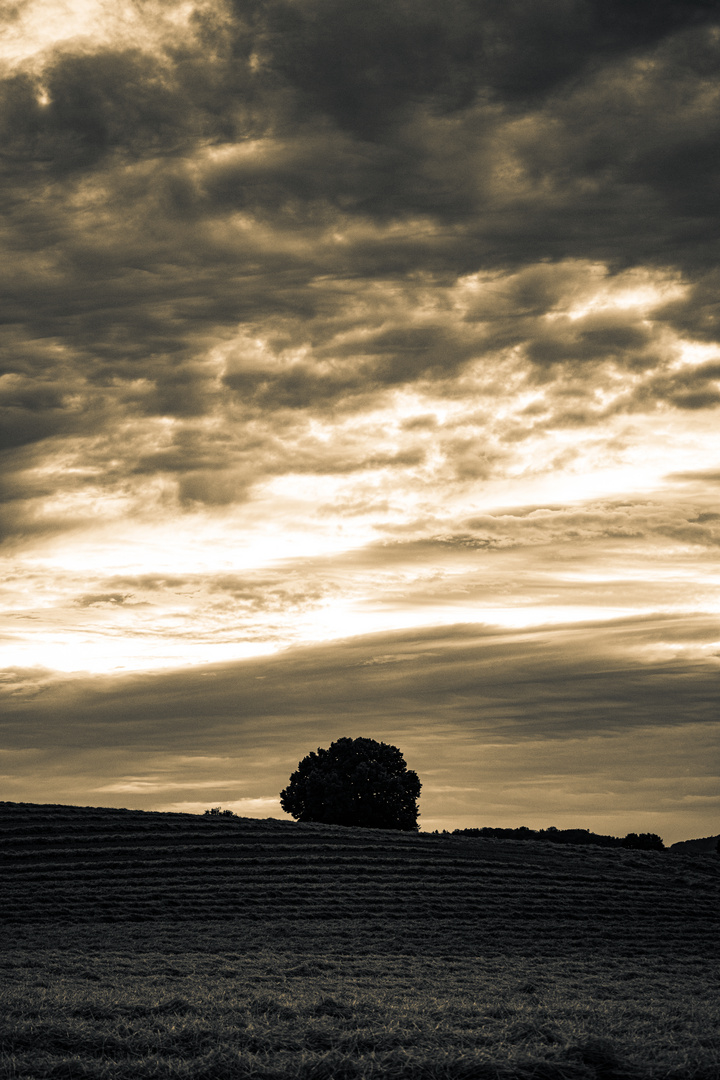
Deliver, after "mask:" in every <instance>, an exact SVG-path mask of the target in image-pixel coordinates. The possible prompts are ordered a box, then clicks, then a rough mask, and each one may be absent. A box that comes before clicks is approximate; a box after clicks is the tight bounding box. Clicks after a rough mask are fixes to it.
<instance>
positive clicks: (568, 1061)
mask: <svg viewBox="0 0 720 1080" xmlns="http://www.w3.org/2000/svg"><path fill="white" fill-rule="evenodd" d="M719 909H720V859H718V858H717V857H715V856H711V855H710V856H708V855H686V854H680V855H675V854H674V853H667V852H631V851H623V850H612V849H611V850H607V849H602V848H575V847H572V848H565V847H558V846H554V845H550V844H539V843H532V842H522V841H492V840H487V839H475V838H472V839H469V838H464V837H462V838H461V837H450V836H431V835H422V834H421V835H417V836H416V835H405V834H397V833H387V832H374V831H365V830H355V829H339V828H333V827H324V826H312V825H306V826H303V825H298V824H295V823H292V822H280V821H278V822H272V821H266V822H264V821H250V820H247V819H229V818H228V819H223V818H203V817H197V816H192V815H182V814H146V813H142V812H131V811H120V810H92V809H80V808H72V807H43V806H33V805H21V804H8V803H5V804H0V918H1V919H2V922H3V926H2V928H1V930H2V937H3V942H4V945H3V947H2V952H1V955H0V986H1V989H0V1004H1V1005H2V1021H1V1028H0V1050H1V1052H2V1064H1V1065H0V1076H2V1077H19V1078H20V1077H21V1078H27V1080H29V1078H38V1080H39V1078H46V1077H47V1078H50V1077H52V1078H58V1080H60V1078H65V1077H67V1078H75V1077H77V1078H80V1077H86V1078H98V1080H100V1078H108V1080H110V1078H112V1080H136V1078H137V1080H144V1078H151V1077H157V1078H161V1077H167V1078H188V1080H190V1078H193V1080H226V1078H227V1080H230V1078H240V1077H257V1078H263V1080H271V1078H272V1080H286V1078H291V1077H297V1078H298V1080H306V1078H307V1080H310V1078H317V1080H322V1078H327V1080H331V1078H334V1077H337V1078H339V1080H343V1078H358V1080H361V1078H369V1077H373V1078H375V1077H377V1078H380V1077H388V1078H389V1080H393V1078H398V1080H399V1078H403V1080H405V1078H406V1080H416V1078H417V1080H420V1078H428V1080H431V1078H438V1080H439V1078H447V1080H453V1078H467V1080H471V1078H474V1077H477V1078H479V1080H485V1078H497V1080H505V1078H507V1080H510V1078H512V1077H519V1078H522V1080H525V1078H527V1080H531V1078H534V1080H623V1078H632V1080H635V1078H637V1080H718V1077H719V1076H720V986H719V982H718V953H719V949H718V923H719V921H720V920H719V919H718V910H719Z"/></svg>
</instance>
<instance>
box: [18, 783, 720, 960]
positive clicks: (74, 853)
mask: <svg viewBox="0 0 720 1080" xmlns="http://www.w3.org/2000/svg"><path fill="white" fill-rule="evenodd" d="M0 868H1V873H0V913H1V914H0V919H1V920H2V921H3V922H5V923H6V924H14V925H16V926H27V925H29V924H37V923H45V924H51V925H52V926H54V927H59V926H62V925H72V926H79V925H81V924H91V923H92V924H122V923H128V922H137V923H153V922H160V921H165V922H167V921H171V922H172V923H173V925H175V926H176V927H177V926H179V925H180V924H189V923H192V924H197V923H208V922H221V923H223V924H226V925H230V924H232V927H233V934H235V935H241V936H242V935H243V934H244V933H245V934H247V933H248V932H249V931H250V930H252V934H253V935H255V936H257V934H256V932H257V924H258V923H260V922H262V923H265V924H268V926H269V925H270V924H273V925H274V927H275V928H274V930H273V931H272V934H273V938H274V940H277V939H278V938H279V939H281V940H284V941H286V942H288V943H291V942H296V941H297V940H298V939H299V938H301V939H302V940H303V941H304V942H305V943H306V945H307V944H308V943H309V942H310V941H312V940H313V939H319V938H321V939H322V940H323V942H325V943H327V942H328V941H329V940H332V939H336V938H337V937H338V936H340V937H342V936H343V935H344V934H346V932H347V926H346V924H348V923H352V924H353V925H356V924H358V923H360V924H362V923H365V924H368V925H370V924H372V926H373V928H374V930H373V935H374V938H375V941H376V943H378V941H379V939H382V940H383V941H384V942H385V946H384V947H387V948H390V949H392V950H396V951H397V950H398V949H403V948H406V947H409V946H411V945H412V947H414V948H418V947H420V948H422V950H423V951H424V952H426V953H432V952H438V951H439V952H442V951H447V950H448V949H451V948H454V947H456V944H457V939H458V934H461V935H462V939H463V942H464V947H465V948H467V949H469V950H471V951H487V950H491V951H495V952H497V951H502V952H507V951H511V952H517V951H518V950H519V951H521V952H523V953H538V952H540V953H542V952H546V953H547V952H552V953H556V952H557V950H558V949H562V950H568V949H570V950H572V949H587V948H593V949H603V948H612V949H613V951H615V952H617V951H618V950H621V951H622V950H625V951H629V952H630V953H637V952H641V951H642V950H643V949H654V948H655V947H656V944H657V942H658V941H662V942H663V947H664V949H666V950H668V951H673V950H674V951H677V950H679V951H680V952H683V951H690V952H696V951H697V952H703V953H706V952H707V950H709V949H710V950H711V949H714V948H716V940H717V934H716V933H715V932H714V929H713V928H715V929H716V928H717V926H718V912H719V911H720V860H718V861H716V860H707V859H702V858H700V859H698V858H697V857H695V856H693V855H674V854H673V856H668V854H667V853H664V852H654V851H625V850H619V849H609V850H608V849H605V848H602V847H591V846H586V847H579V846H563V845H554V844H538V843H534V844H530V843H527V842H523V841H521V840H497V839H492V838H487V837H474V836H473V837H467V836H456V835H442V836H440V835H435V834H422V833H420V834H412V833H400V832H394V831H389V830H388V831H386V830H370V829H355V828H343V827H340V826H325V825H312V824H299V823H296V822H292V821H280V820H275V819H268V820H264V821H260V820H256V819H247V818H225V817H212V816H201V815H194V814H171V813H152V812H146V811H130V810H116V809H97V808H96V809H93V808H84V807H71V806H42V805H34V804H18V803H2V804H0Z"/></svg>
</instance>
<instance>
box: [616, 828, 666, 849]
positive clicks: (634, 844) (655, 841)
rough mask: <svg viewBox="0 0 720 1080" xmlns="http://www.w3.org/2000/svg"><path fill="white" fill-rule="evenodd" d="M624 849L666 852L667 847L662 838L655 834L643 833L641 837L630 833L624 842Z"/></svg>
mask: <svg viewBox="0 0 720 1080" xmlns="http://www.w3.org/2000/svg"><path fill="white" fill-rule="evenodd" d="M622 846H623V847H624V848H634V849H635V850H639V851H664V850H665V845H664V843H663V841H662V837H661V836H658V834H657V833H653V832H641V833H640V834H639V835H638V834H637V833H634V832H629V833H628V834H627V836H626V837H625V839H624V840H623V841H622Z"/></svg>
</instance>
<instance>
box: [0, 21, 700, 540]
mask: <svg viewBox="0 0 720 1080" xmlns="http://www.w3.org/2000/svg"><path fill="white" fill-rule="evenodd" d="M14 10H15V9H14V8H13V9H10V11H9V12H8V13H6V17H8V18H9V17H11V16H13V12H14ZM718 12H719V9H718V5H717V4H716V3H714V2H709V0H708V2H702V0H697V2H684V3H680V2H672V0H665V2H655V3H651V2H650V0H634V2H620V0H617V2H615V0H612V2H610V0H604V2H599V0H598V2H595V3H591V2H589V0H562V2H561V3H558V2H557V0H542V2H537V0H534V2H530V0H515V2H512V3H507V2H505V3H500V2H499V0H483V2H470V0H449V2H448V3H447V4H442V5H440V6H438V5H437V4H435V3H431V2H429V0H428V2H426V0H392V2H389V3H385V2H384V3H381V2H379V0H371V2H368V3H363V4H357V3H351V2H350V0H307V2H303V3H289V2H287V0H267V2H258V0H253V2H247V3H234V4H231V5H230V6H225V5H224V4H222V3H218V5H217V6H216V7H215V8H214V9H213V8H207V9H206V10H205V11H203V12H202V13H196V14H195V16H194V17H193V20H192V23H191V26H192V30H193V33H194V37H192V36H190V37H187V36H186V37H185V38H183V39H182V40H181V39H180V38H178V39H177V40H175V39H168V40H167V41H166V42H165V44H164V46H163V47H162V48H159V47H158V46H157V45H155V44H154V43H150V44H148V46H147V47H146V48H145V47H144V45H143V43H142V42H139V43H138V45H137V46H136V47H134V48H131V49H129V48H119V47H110V46H107V45H103V46H98V47H97V48H96V49H94V50H93V48H92V47H91V45H90V44H88V43H87V42H85V43H84V44H83V45H82V47H81V46H78V45H72V46H71V45H65V46H63V47H62V48H59V49H56V50H55V51H49V52H48V53H47V54H45V55H44V56H42V57H39V58H36V59H35V60H34V61H33V63H32V64H27V65H25V66H19V67H17V66H16V67H15V68H14V69H13V70H12V71H9V72H6V73H5V75H4V77H3V78H2V80H0V144H1V145H0V166H1V168H2V170H3V179H4V195H5V200H4V219H3V234H2V239H3V244H4V253H5V255H4V258H3V262H2V267H0V277H1V278H2V282H1V286H2V292H3V295H2V318H3V326H2V327H0V346H1V347H2V348H1V351H2V356H1V357H0V362H1V363H2V368H1V370H2V372H4V373H5V375H4V377H3V379H2V382H1V383H0V409H1V410H2V412H1V413H0V421H1V422H2V429H3V440H4V442H3V446H4V448H5V451H4V471H5V474H6V476H7V477H8V478H12V477H14V476H15V477H19V476H20V475H21V473H22V472H23V470H24V469H25V467H26V461H27V459H26V457H25V456H24V448H25V447H27V446H37V447H38V448H39V452H44V451H45V450H47V451H48V452H49V453H51V452H53V451H54V449H55V448H57V447H59V446H60V444H61V443H63V441H64V440H73V439H75V440H76V441H77V440H86V442H92V447H93V449H92V454H93V455H95V456H94V458H93V466H94V469H95V475H96V476H99V477H100V479H98V480H96V481H95V483H97V484H98V485H100V486H102V485H103V484H106V483H110V481H111V480H112V479H113V478H114V479H118V477H119V473H123V472H124V473H126V474H127V475H128V476H130V477H143V476H151V475H153V474H159V475H164V476H171V477H175V479H176V480H177V481H178V491H179V496H180V500H181V503H182V504H183V505H185V506H192V505H193V504H195V503H197V502H207V503H208V504H210V505H225V504H227V503H230V502H232V501H235V500H237V499H242V498H244V497H246V495H247V492H248V491H249V490H250V488H251V487H252V484H253V483H254V482H255V481H256V480H257V479H258V478H262V477H263V476H264V475H275V474H277V473H281V472H282V471H283V470H285V469H287V468H288V463H289V461H290V459H291V458H292V459H293V461H294V462H295V464H296V465H297V469H298V470H299V471H308V472H310V471H313V470H317V471H328V470H329V471H332V469H331V468H330V466H329V464H328V460H327V455H325V457H324V458H323V455H322V453H320V452H319V447H318V446H317V445H316V446H312V445H310V444H309V443H308V444H306V445H300V446H298V445H297V443H298V441H299V440H300V433H299V430H298V429H297V428H296V427H294V425H295V421H294V420H292V419H290V420H287V419H285V418H284V417H283V414H285V413H293V412H299V411H305V412H310V413H312V412H319V413H323V414H328V413H330V412H331V411H333V410H343V409H353V408H357V409H360V408H363V407H365V406H367V405H369V404H372V403H373V402H374V401H375V399H377V398H379V396H380V395H382V393H383V392H385V391H387V390H394V389H395V388H400V387H403V386H405V385H409V386H420V387H421V388H422V387H423V386H427V385H430V384H436V385H437V387H438V392H441V393H447V394H448V395H453V394H454V395H455V396H456V397H457V396H460V397H461V396H462V395H463V394H464V393H466V389H467V388H466V387H465V386H462V385H459V384H458V383H457V381H456V380H457V379H458V378H459V377H460V376H461V375H462V373H463V371H464V369H465V368H466V366H467V365H468V364H469V363H473V362H477V361H479V360H480V359H482V358H483V357H487V358H488V361H487V366H488V367H491V366H492V363H493V362H494V355H495V354H496V353H499V352H501V351H503V350H506V351H507V350H511V349H517V350H520V352H519V356H520V358H521V360H524V361H526V362H527V364H528V368H529V370H530V372H531V375H530V376H529V378H530V379H531V380H534V381H535V384H536V385H544V386H546V387H547V396H548V400H547V403H546V404H547V411H546V413H545V414H543V415H540V414H538V416H537V417H536V419H535V420H534V421H532V423H531V421H530V419H528V424H527V425H526V426H525V427H524V428H523V426H522V425H519V426H517V427H516V428H515V429H514V430H510V427H508V429H507V431H506V432H505V433H504V434H503V435H502V437H503V438H506V439H507V440H508V441H510V440H512V439H516V438H517V439H522V438H524V437H525V434H526V432H527V431H528V430H530V429H531V428H532V426H533V424H534V425H535V426H542V425H544V426H546V427H549V426H552V425H555V426H556V427H562V426H572V425H579V426H583V425H586V424H590V423H595V422H597V421H598V420H599V419H601V418H602V417H603V416H605V415H610V414H611V413H612V411H613V409H615V410H621V409H627V410H638V409H650V408H653V407H654V405H655V402H657V401H660V402H663V403H666V404H668V405H671V406H674V407H678V408H681V409H695V408H702V407H713V406H715V404H716V403H717V401H718V392H717V386H716V377H715V374H714V371H715V369H714V367H713V366H712V364H711V363H709V364H707V365H705V366H702V365H701V366H700V367H699V368H697V369H696V370H693V371H688V372H680V373H675V372H668V370H667V362H668V355H667V349H666V345H665V344H664V343H663V341H662V340H661V339H662V332H663V328H667V327H670V328H672V329H674V330H676V331H678V332H680V333H682V334H684V335H686V336H688V337H690V338H692V339H697V340H703V341H714V340H718V320H717V300H716V295H717V281H716V272H715V270H714V269H711V268H710V264H712V263H713V262H714V261H715V259H716V248H717V212H718V209H719V207H718V204H717V192H718V190H720V186H719V185H718V178H719V177H720V164H719V159H718V155H717V153H716V150H715V147H716V146H717V145H718V137H719V136H720V103H719V100H718V94H717V90H716V87H717V82H718V75H719V74H720V33H718V27H717V23H718V19H719V18H720V16H719V14H718ZM13 17H14V16H13ZM593 260H596V261H597V260H600V261H604V262H606V263H607V264H608V265H609V266H610V268H611V269H612V270H614V271H616V270H618V269H621V268H623V267H628V266H635V265H639V264H641V263H643V262H644V261H647V262H649V263H652V264H654V265H655V266H656V267H660V268H665V267H667V268H670V269H671V270H672V269H673V268H675V269H677V270H678V271H679V272H682V273H683V274H684V275H685V278H686V280H687V281H689V282H690V284H691V288H690V289H689V290H688V291H687V293H686V295H685V296H684V297H683V298H681V299H674V300H673V301H672V302H669V303H666V304H665V305H664V306H662V307H658V308H657V310H656V311H655V312H654V313H652V318H651V319H650V320H648V319H646V318H645V317H644V316H643V314H642V313H637V312H634V311H629V312H627V313H625V312H622V313H618V312H614V313H612V314H608V313H604V312H590V313H588V314H586V315H584V316H582V317H580V318H578V319H575V320H573V321H572V322H571V321H569V320H567V319H563V318H558V319H556V320H555V321H554V322H552V323H550V322H548V320H547V318H546V316H547V315H548V313H552V311H553V308H554V307H555V306H556V305H558V304H559V303H561V302H562V298H563V296H565V295H566V293H567V292H568V291H570V292H572V289H573V287H574V286H573V275H579V274H580V273H581V272H582V271H581V269H578V266H579V262H580V261H583V265H585V266H589V265H590V264H591V262H592V261H593ZM528 263H533V264H535V265H534V266H533V267H532V268H531V269H528V268H527V264H528ZM575 263H577V264H578V265H576V266H575V268H574V269H573V265H574V264H575ZM476 271H487V272H497V274H498V278H499V280H500V278H501V277H502V275H503V274H504V275H505V277H504V278H503V279H502V280H501V281H500V283H499V285H498V287H497V288H496V289H495V290H494V291H493V289H492V288H489V289H487V290H485V291H484V292H483V294H482V295H481V297H480V298H479V299H478V300H477V303H476V305H475V306H474V307H472V305H471V307H470V309H469V310H467V311H465V312H462V313H459V314H458V312H457V311H456V310H455V309H454V308H453V306H452V304H453V301H452V299H451V298H450V297H449V293H448V290H449V289H451V287H452V285H453V283H454V282H455V281H456V280H457V277H458V275H462V274H470V273H473V272H476ZM370 286H375V287H376V291H375V293H374V294H371V292H368V291H367V290H368V288H369V287H370ZM393 297H394V301H393ZM428 298H430V299H428ZM393 304H394V306H393ZM418 312H422V316H421V317H418ZM238 326H242V327H243V328H244V329H246V330H247V333H248V335H249V336H250V337H253V335H260V336H262V337H263V338H264V339H265V341H266V343H267V350H266V352H265V353H264V354H263V355H262V356H260V357H258V356H254V355H245V354H243V351H242V348H240V347H237V348H230V347H228V354H227V357H226V360H227V363H226V364H225V366H224V368H223V370H222V371H219V370H218V366H217V364H213V363H210V362H208V361H207V355H208V351H209V350H211V349H212V348H213V347H215V346H218V345H224V344H225V343H226V342H227V341H228V340H229V339H230V338H232V337H233V335H235V334H237V330H238ZM299 349H303V350H304V353H303V355H302V356H298V355H297V350H299ZM293 350H295V351H294V352H293ZM603 365H605V366H610V367H611V366H613V365H614V366H616V367H617V368H619V369H622V370H626V371H630V372H633V373H635V372H638V371H644V372H647V378H645V380H644V381H643V382H642V384H641V385H640V386H639V387H634V388H633V389H632V391H628V393H627V394H626V395H625V397H624V398H623V399H622V400H621V401H619V402H618V403H617V404H616V405H608V406H606V407H603V408H600V407H599V406H597V405H593V404H592V402H591V401H590V394H591V391H592V389H593V388H594V387H595V386H598V385H600V383H601V381H602V380H601V377H600V376H599V375H597V376H596V375H595V374H593V373H592V372H593V371H595V370H596V369H599V368H600V367H602V366H603ZM563 372H564V373H567V372H570V375H567V374H563ZM568 378H570V379H572V378H576V379H583V380H585V381H586V383H587V386H586V390H587V393H585V397H584V398H583V393H580V392H579V389H578V385H577V384H576V385H575V386H569V385H568V384H567V379H568ZM570 391H572V392H573V393H575V392H576V391H577V398H578V400H576V401H570V400H569V397H570ZM553 395H554V396H553ZM272 414H278V416H280V417H283V418H282V419H280V420H278V419H277V417H275V416H273V415H272ZM164 416H167V417H173V418H175V419H176V420H178V421H179V422H180V424H179V430H177V431H176V432H174V433H173V434H172V436H171V437H170V438H169V441H167V440H166V442H164V443H162V444H161V445H157V443H156V442H155V441H154V439H153V437H152V436H151V434H149V433H148V430H147V429H146V428H143V427H142V424H143V422H144V419H145V418H147V419H148V420H151V419H152V418H154V417H164ZM210 416H212V417H213V418H215V419H217V420H218V424H219V426H220V427H222V425H223V424H225V425H226V429H227V430H228V431H232V433H233V436H232V438H233V442H232V445H229V444H228V443H223V441H222V437H220V436H218V435H217V432H215V433H213V434H212V435H209V434H208V433H207V432H203V431H200V430H199V429H197V428H195V427H193V424H194V422H195V420H197V421H198V422H200V421H202V420H203V419H204V418H206V417H210ZM263 417H264V418H265V419H266V420H267V429H268V430H261V428H262V418H263ZM259 418H260V419H259ZM133 424H134V425H136V427H132V425H133ZM253 425H254V426H253ZM276 425H280V427H281V428H282V425H287V426H286V427H285V428H284V430H283V431H281V437H278V434H277V432H278V427H277V426H276ZM131 428H132V429H131ZM112 431H118V432H122V436H121V437H122V440H123V446H124V455H123V459H124V460H123V463H122V464H121V465H113V466H110V465H109V464H107V463H108V462H109V461H110V460H114V457H115V455H114V451H113V447H112V446H111V445H110V444H111V442H112V438H111V437H109V436H108V433H110V432H112ZM241 431H242V434H238V433H239V432H241ZM235 438H237V443H238V445H235V442H234V440H235ZM472 439H473V437H472V436H468V435H467V434H465V433H462V432H460V433H455V434H454V435H453V436H452V437H449V438H448V441H447V444H446V445H447V449H448V452H449V454H450V456H451V457H452V458H453V459H454V460H456V462H457V473H456V475H457V476H459V477H461V478H462V477H466V478H467V477H472V476H476V477H477V476H482V475H487V473H488V462H490V463H491V464H492V463H493V462H499V461H502V460H503V458H502V453H501V452H500V451H499V450H498V447H497V446H486V447H484V448H482V451H481V452H479V453H478V450H477V447H476V446H475V445H474V444H473V441H472ZM293 441H294V443H295V445H292V446H291V444H292V443H293ZM63 445H64V443H63ZM73 445H74V444H73ZM86 451H87V446H86V445H85V444H83V453H85V452H86ZM78 452H79V451H78ZM424 454H425V450H424V449H421V448H419V447H417V446H411V447H409V448H407V447H402V448H398V449H397V450H396V451H394V452H390V451H387V452H385V451H382V452H377V453H370V454H368V453H367V452H365V453H363V452H361V451H360V450H359V449H358V448H348V449H347V450H346V451H343V452H340V453H336V454H335V457H336V462H337V463H336V465H335V466H333V468H334V469H335V470H336V471H338V472H343V471H345V470H347V471H352V470H359V469H363V468H367V467H374V466H377V467H379V466H382V465H392V464H393V463H395V464H397V465H399V466H400V467H404V466H411V465H413V464H418V463H420V462H421V461H422V460H423V456H424ZM103 459H104V460H103ZM38 460H39V459H38ZM118 470H119V471H118ZM73 475H74V476H75V477H77V475H78V474H77V473H74V474H73ZM58 482H59V483H70V482H71V481H69V480H63V481H58ZM77 482H78V481H77V479H74V480H72V483H73V484H75V483H77ZM12 483H15V481H12V480H11V485H12ZM12 498H13V501H14V496H12ZM15 515H17V520H18V521H19V520H20V519H22V525H21V526H20V527H21V529H26V528H29V527H31V526H32V522H33V520H35V515H34V511H33V509H32V508H31V507H27V506H25V507H21V506H20V505H17V506H15V505H14V506H13V509H12V510H11V512H10V513H9V514H8V526H7V527H8V529H10V530H12V523H13V521H14V520H16V516H15ZM43 527H47V521H46V522H45V524H44V525H43Z"/></svg>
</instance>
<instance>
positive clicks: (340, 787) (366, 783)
mask: <svg viewBox="0 0 720 1080" xmlns="http://www.w3.org/2000/svg"><path fill="white" fill-rule="evenodd" d="M421 787H422V784H421V783H420V780H419V778H418V775H417V773H416V772H413V771H412V770H410V769H408V767H407V765H406V763H405V759H404V757H403V755H402V753H401V751H400V750H399V749H398V748H397V747H396V746H390V745H389V744H388V743H383V742H377V740H375V739H367V738H357V739H350V738H341V739H337V740H336V741H335V742H333V743H331V744H330V746H329V747H328V749H323V748H322V747H318V750H317V752H314V751H313V752H311V753H309V754H307V755H306V757H304V758H303V759H302V760H301V761H300V762H299V764H298V767H297V769H296V770H295V772H293V773H292V775H291V776H290V780H289V782H288V785H287V787H286V788H284V789H283V790H282V791H281V792H280V805H281V806H282V808H283V810H284V811H285V812H286V813H288V814H290V815H291V816H292V817H294V818H295V820H296V821H301V822H314V823H316V824H324V825H344V826H355V827H360V828H367V829H397V830H399V831H402V832H418V831H419V828H420V826H419V825H418V817H419V813H420V811H419V809H418V805H417V800H418V797H419V795H420V789H421ZM205 814H206V816H211V817H217V816H223V817H228V816H229V817H234V816H235V815H234V814H233V813H232V811H231V810H221V809H220V807H219V806H217V807H213V808H212V809H211V810H206V811H205ZM435 832H436V834H438V830H435ZM443 835H452V836H482V837H490V838H494V839H515V840H546V841H549V842H551V843H555V844H595V845H597V846H600V847H620V848H629V849H635V850H643V851H664V850H665V844H664V843H663V840H662V837H660V836H658V835H657V833H634V832H630V833H628V834H627V836H624V837H617V836H604V835H601V834H598V833H592V832H590V831H589V829H557V828H555V827H554V826H550V827H549V828H547V829H529V828H528V827H527V826H526V825H522V826H520V827H519V828H494V827H491V826H483V827H480V828H465V829H455V830H453V832H452V833H448V831H447V830H443Z"/></svg>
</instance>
